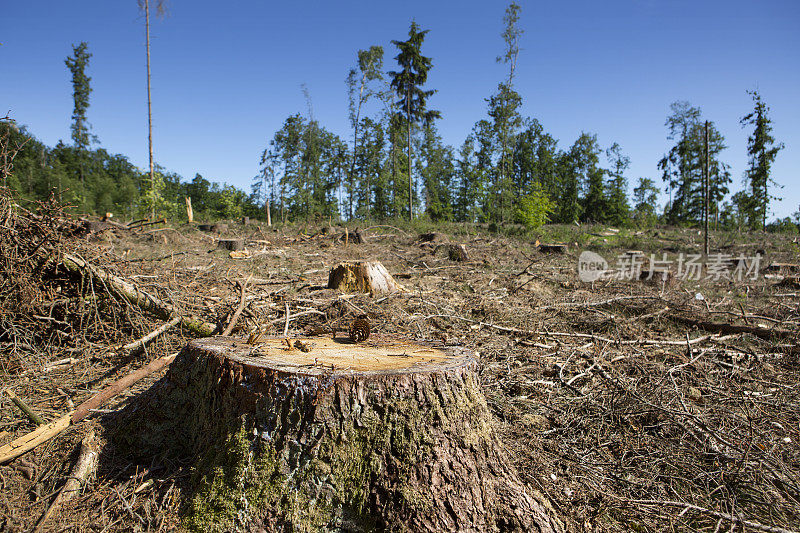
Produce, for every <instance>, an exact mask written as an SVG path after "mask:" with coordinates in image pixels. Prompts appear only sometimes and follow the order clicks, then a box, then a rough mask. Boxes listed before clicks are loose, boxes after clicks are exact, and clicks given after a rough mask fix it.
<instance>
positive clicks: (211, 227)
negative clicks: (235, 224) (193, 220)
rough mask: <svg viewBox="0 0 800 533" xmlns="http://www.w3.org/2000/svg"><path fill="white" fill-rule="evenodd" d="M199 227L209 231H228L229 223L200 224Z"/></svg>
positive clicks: (201, 229)
mask: <svg viewBox="0 0 800 533" xmlns="http://www.w3.org/2000/svg"><path fill="white" fill-rule="evenodd" d="M197 229H199V230H200V231H206V232H208V233H227V231H228V225H227V224H198V225H197Z"/></svg>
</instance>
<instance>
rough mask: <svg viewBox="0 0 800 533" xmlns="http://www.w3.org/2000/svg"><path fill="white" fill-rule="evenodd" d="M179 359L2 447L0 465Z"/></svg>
mask: <svg viewBox="0 0 800 533" xmlns="http://www.w3.org/2000/svg"><path fill="white" fill-rule="evenodd" d="M177 355H178V354H172V355H167V356H165V357H161V358H159V359H155V360H153V361H151V362H150V363H149V364H147V365H146V366H143V367H142V368H140V369H138V370H134V371H133V372H131V373H130V374H128V375H126V376H124V377H122V378H121V379H119V380H117V381H115V382H114V383H112V384H111V385H109V386H108V387H106V388H105V389H103V390H101V391H100V392H98V393H97V394H95V395H94V396H92V397H91V398H89V399H88V400H86V401H85V402H83V403H82V404H80V405H79V406H78V407H77V408H76V409H75V410H74V411H70V412H69V413H67V414H65V415H63V416H62V417H61V418H59V419H57V420H54V421H53V422H50V423H49V424H45V425H43V426H39V427H38V428H36V429H35V430H34V431H32V432H30V433H28V434H26V435H23V436H22V437H19V438H18V439H14V440H13V441H11V442H9V443H8V444H5V445H3V446H0V464H3V463H6V462H8V461H11V460H12V459H16V458H17V457H19V456H20V455H22V454H24V453H27V452H29V451H31V450H32V449H34V448H35V447H37V446H38V445H40V444H41V443H43V442H46V441H48V440H50V439H52V438H53V437H55V436H57V435H58V434H60V433H61V432H62V431H64V430H65V429H67V428H68V427H69V426H70V424H75V423H77V422H79V421H81V420H83V419H84V418H86V417H87V416H88V415H89V413H91V410H92V409H97V408H98V407H100V406H101V405H103V404H104V403H105V402H107V401H108V400H110V399H111V398H113V397H114V396H116V395H117V394H119V393H120V392H122V391H123V390H125V389H127V388H128V387H130V386H131V385H133V384H134V383H136V382H137V381H139V380H140V379H142V378H144V377H146V376H148V375H150V374H152V373H153V372H156V371H158V370H161V369H162V368H164V367H165V366H168V365H169V364H170V363H172V361H174V360H175V357H176V356H177Z"/></svg>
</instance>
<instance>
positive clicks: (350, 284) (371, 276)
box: [328, 261, 406, 294]
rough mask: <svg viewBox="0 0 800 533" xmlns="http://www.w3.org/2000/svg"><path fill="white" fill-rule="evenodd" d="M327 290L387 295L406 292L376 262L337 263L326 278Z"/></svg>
mask: <svg viewBox="0 0 800 533" xmlns="http://www.w3.org/2000/svg"><path fill="white" fill-rule="evenodd" d="M328 288H329V289H339V290H341V291H343V292H368V293H370V294H388V293H392V292H397V291H405V290H406V289H405V287H403V286H402V285H400V284H399V283H397V282H396V281H395V280H394V278H393V277H392V275H391V274H389V272H388V271H387V270H386V267H384V266H383V265H382V264H381V263H380V262H378V261H351V262H347V263H339V264H338V265H336V267H334V268H333V269H332V270H331V272H330V275H329V276H328Z"/></svg>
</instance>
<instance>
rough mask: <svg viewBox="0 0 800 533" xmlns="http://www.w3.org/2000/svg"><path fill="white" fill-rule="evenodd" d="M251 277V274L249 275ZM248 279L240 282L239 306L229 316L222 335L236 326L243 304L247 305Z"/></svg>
mask: <svg viewBox="0 0 800 533" xmlns="http://www.w3.org/2000/svg"><path fill="white" fill-rule="evenodd" d="M250 277H252V276H250ZM248 281H250V278H247V279H246V280H245V281H244V282H243V283H241V284H240V287H241V290H242V294H241V296H240V298H239V307H237V308H236V312H234V313H233V316H232V317H231V321H230V323H229V324H228V327H227V328H225V331H223V332H222V336H223V337H227V336H228V335H230V334H231V332H232V331H233V328H235V327H236V323H237V322H238V321H239V316H241V314H242V311H244V308H245V306H246V305H247V298H246V296H247V292H246V289H247V282H248Z"/></svg>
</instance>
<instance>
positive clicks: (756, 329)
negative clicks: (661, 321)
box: [667, 313, 798, 340]
mask: <svg viewBox="0 0 800 533" xmlns="http://www.w3.org/2000/svg"><path fill="white" fill-rule="evenodd" d="M667 316H668V317H669V318H670V320H674V321H675V322H679V323H681V324H685V325H687V326H692V327H694V328H698V329H703V330H705V331H714V332H717V333H749V334H751V335H755V336H756V337H759V338H762V339H767V340H768V339H772V338H796V337H797V336H798V332H797V331H790V330H786V329H779V328H764V327H761V326H750V325H740V324H727V323H725V322H708V321H705V320H698V319H696V318H691V317H688V316H684V315H682V314H678V313H669V314H668V315H667Z"/></svg>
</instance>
